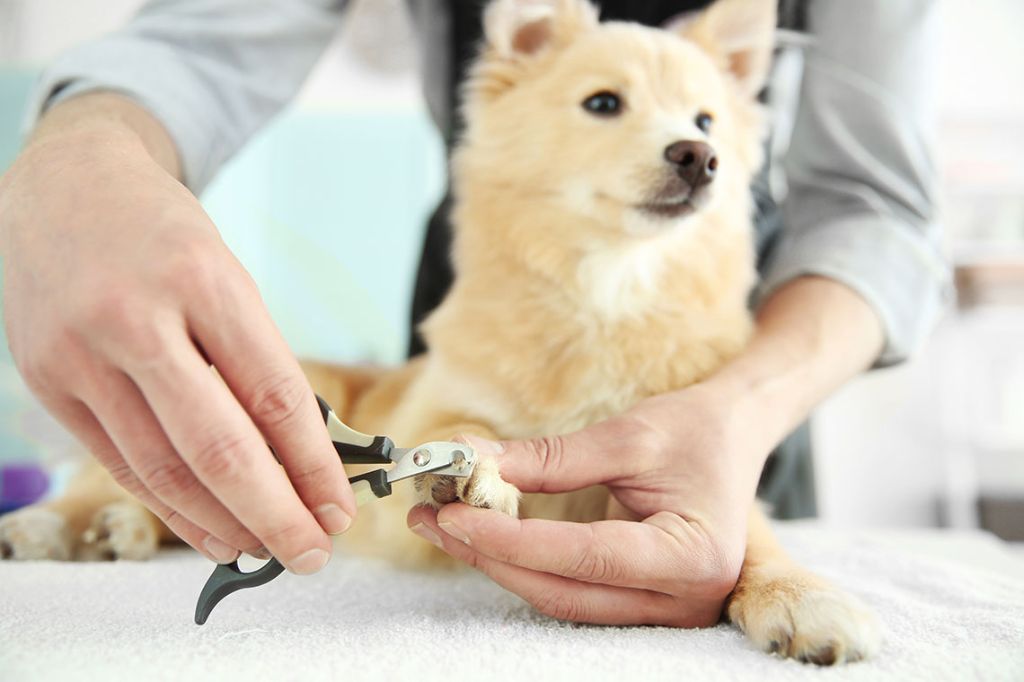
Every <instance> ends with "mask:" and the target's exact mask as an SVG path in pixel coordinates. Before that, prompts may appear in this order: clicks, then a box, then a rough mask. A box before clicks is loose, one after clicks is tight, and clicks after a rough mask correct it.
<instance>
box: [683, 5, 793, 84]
mask: <svg viewBox="0 0 1024 682" xmlns="http://www.w3.org/2000/svg"><path fill="white" fill-rule="evenodd" d="M775 6H776V2H775V0H715V2H714V3H713V4H712V5H711V6H710V7H708V8H707V9H706V10H704V11H703V12H701V13H700V14H698V15H697V16H696V17H694V18H693V19H691V20H687V21H684V22H683V23H682V24H681V25H680V26H679V28H678V31H679V33H680V35H682V36H683V37H684V38H686V39H687V40H690V41H693V42H695V43H697V44H698V45H699V46H700V47H701V48H703V49H704V51H706V52H708V53H709V54H711V55H712V56H713V57H715V58H716V59H719V60H720V61H721V62H722V64H723V66H724V68H725V69H726V70H727V71H728V72H729V73H731V74H732V75H733V77H735V79H736V82H737V84H738V85H739V87H740V90H741V91H742V92H743V93H744V94H745V95H749V96H750V97H754V96H756V95H757V93H758V92H760V90H761V88H762V87H764V83H765V80H766V79H767V78H768V70H769V68H771V62H772V52H773V50H774V48H775V25H776V15H775Z"/></svg>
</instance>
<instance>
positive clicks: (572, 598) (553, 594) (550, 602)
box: [533, 590, 586, 621]
mask: <svg viewBox="0 0 1024 682" xmlns="http://www.w3.org/2000/svg"><path fill="white" fill-rule="evenodd" d="M533 607H534V608H535V609H537V610H538V611H540V612H541V613H543V614H544V615H545V616H549V617H551V618H554V619H556V620H567V621H581V620H585V619H586V608H585V607H584V605H583V602H582V601H581V600H580V598H579V597H578V596H577V595H575V594H571V593H566V592H562V591H559V590H549V591H545V592H541V593H540V594H538V595H537V596H535V597H534V599H533Z"/></svg>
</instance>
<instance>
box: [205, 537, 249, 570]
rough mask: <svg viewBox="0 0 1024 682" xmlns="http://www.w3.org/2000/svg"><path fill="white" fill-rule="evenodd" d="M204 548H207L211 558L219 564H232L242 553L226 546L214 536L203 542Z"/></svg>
mask: <svg viewBox="0 0 1024 682" xmlns="http://www.w3.org/2000/svg"><path fill="white" fill-rule="evenodd" d="M203 547H205V548H206V551H207V552H209V553H210V556H211V557H213V560H214V561H216V562H217V563H218V564H230V563H231V562H232V561H234V560H235V559H237V558H238V556H239V555H240V554H241V552H239V551H238V550H237V549H235V548H234V547H229V546H228V545H225V544H224V543H223V542H221V541H220V540H218V539H217V538H215V537H213V536H212V535H207V536H206V538H205V539H204V540H203Z"/></svg>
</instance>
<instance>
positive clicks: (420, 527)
mask: <svg viewBox="0 0 1024 682" xmlns="http://www.w3.org/2000/svg"><path fill="white" fill-rule="evenodd" d="M409 530H411V531H412V532H413V533H416V535H419V536H420V537H421V538H423V539H424V540H426V541H427V542H429V543H430V544H432V545H434V546H435V547H440V548H441V549H444V545H442V544H441V538H439V537H437V533H435V532H434V531H432V530H430V527H429V526H426V525H424V524H422V523H417V524H416V525H415V526H413V527H412V528H410V529H409Z"/></svg>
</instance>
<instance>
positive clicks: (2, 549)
mask: <svg viewBox="0 0 1024 682" xmlns="http://www.w3.org/2000/svg"><path fill="white" fill-rule="evenodd" d="M70 558H71V533H70V531H69V530H68V524H67V521H66V520H65V519H64V517H63V516H61V515H60V514H58V513H57V512H54V511H51V510H49V509H43V508H42V507H28V508H26V509H20V510H18V511H16V512H13V513H11V514H7V515H6V516H4V517H2V518H0V559H13V560H15V561H33V560H39V559H52V560H55V561H68V560H69V559H70Z"/></svg>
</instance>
